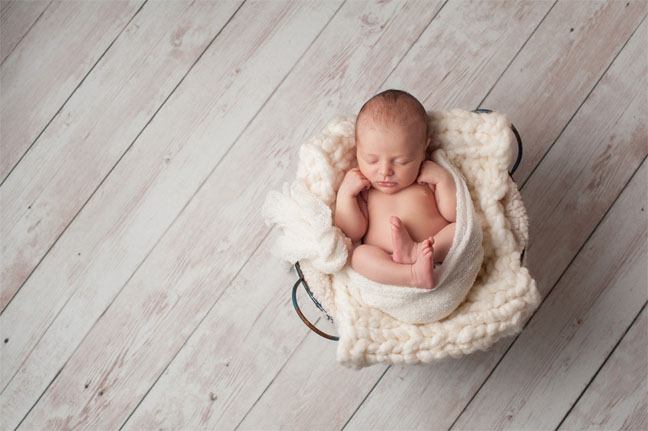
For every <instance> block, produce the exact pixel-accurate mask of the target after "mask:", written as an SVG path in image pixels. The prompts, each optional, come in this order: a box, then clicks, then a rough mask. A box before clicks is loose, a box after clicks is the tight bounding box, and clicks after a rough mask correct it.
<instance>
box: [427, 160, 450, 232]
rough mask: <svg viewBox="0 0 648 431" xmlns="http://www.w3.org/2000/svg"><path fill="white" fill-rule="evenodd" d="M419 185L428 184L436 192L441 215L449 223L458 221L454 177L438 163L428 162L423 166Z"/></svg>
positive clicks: (435, 195)
mask: <svg viewBox="0 0 648 431" xmlns="http://www.w3.org/2000/svg"><path fill="white" fill-rule="evenodd" d="M417 181H418V182H419V183H426V184H428V185H429V186H430V187H432V188H433V190H434V197H435V200H436V204H437V208H438V209H439V213H440V214H441V216H443V218H445V219H446V220H447V221H448V222H450V223H453V222H456V221H457V189H456V187H455V183H454V180H453V179H452V175H451V174H450V172H448V171H447V170H446V169H444V168H443V167H441V166H440V165H439V164H438V163H435V162H433V161H431V160H426V161H424V162H423V163H422V164H421V168H420V173H419V176H418V178H417Z"/></svg>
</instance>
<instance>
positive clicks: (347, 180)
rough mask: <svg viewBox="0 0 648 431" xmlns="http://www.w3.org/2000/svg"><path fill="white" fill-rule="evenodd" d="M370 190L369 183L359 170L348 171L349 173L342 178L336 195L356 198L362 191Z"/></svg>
mask: <svg viewBox="0 0 648 431" xmlns="http://www.w3.org/2000/svg"><path fill="white" fill-rule="evenodd" d="M370 188H371V181H369V180H368V179H367V177H365V176H364V175H362V172H360V169H359V168H353V169H349V171H348V172H347V173H346V175H345V176H344V179H343V180H342V184H341V185H340V190H338V194H342V195H343V196H353V197H355V196H358V194H359V193H360V192H362V191H363V190H369V189H370Z"/></svg>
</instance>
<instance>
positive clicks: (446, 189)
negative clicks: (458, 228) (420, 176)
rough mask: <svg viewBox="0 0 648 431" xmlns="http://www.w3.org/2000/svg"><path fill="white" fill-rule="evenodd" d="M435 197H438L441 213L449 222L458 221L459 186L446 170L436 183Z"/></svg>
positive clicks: (437, 201)
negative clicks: (457, 186)
mask: <svg viewBox="0 0 648 431" xmlns="http://www.w3.org/2000/svg"><path fill="white" fill-rule="evenodd" d="M434 197H435V198H436V203H437V207H438V208H439V213H441V215H442V216H443V218H444V219H446V220H447V221H448V222H450V223H453V222H456V221H457V188H456V187H455V183H454V180H453V179H452V175H450V173H449V172H447V171H446V172H445V175H443V178H442V179H441V181H439V182H438V183H436V187H435V191H434Z"/></svg>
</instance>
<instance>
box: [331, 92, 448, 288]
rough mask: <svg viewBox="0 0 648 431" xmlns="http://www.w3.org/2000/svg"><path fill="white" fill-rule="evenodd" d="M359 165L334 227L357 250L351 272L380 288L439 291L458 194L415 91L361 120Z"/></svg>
mask: <svg viewBox="0 0 648 431" xmlns="http://www.w3.org/2000/svg"><path fill="white" fill-rule="evenodd" d="M355 139H356V158H357V161H358V167H357V168H353V169H350V170H349V171H348V172H347V174H346V175H345V177H344V179H343V181H342V184H341V185H340V188H339V190H338V193H337V198H336V204H335V217H334V223H335V225H336V226H337V227H339V228H340V229H341V230H342V231H343V232H344V233H345V234H346V235H347V236H348V237H349V238H351V240H352V241H353V242H354V245H356V243H357V241H360V240H361V242H362V244H357V245H356V247H355V248H354V249H353V252H352V256H351V267H352V268H353V269H354V270H355V271H357V272H358V273H360V274H362V275H364V276H365V277H367V278H369V279H370V280H374V281H377V282H380V283H385V284H391V285H401V286H411V287H418V288H424V289H434V288H435V286H436V279H435V274H434V263H435V262H437V263H441V262H443V260H444V258H445V256H446V255H447V254H448V251H449V250H450V247H451V246H452V241H453V238H454V231H455V220H456V219H455V211H456V189H455V184H454V181H453V179H452V175H450V173H449V172H448V171H447V170H446V169H444V168H442V167H441V166H439V165H438V164H437V163H434V162H432V161H430V160H426V151H427V149H428V146H429V145H430V141H431V140H430V138H429V137H428V118H427V114H426V112H425V109H424V108H423V106H422V105H421V103H420V102H419V101H418V100H417V99H416V98H415V97H413V96H412V95H410V94H409V93H406V92H404V91H400V90H387V91H384V92H382V93H380V94H377V95H376V96H374V97H372V98H371V99H369V100H368V101H367V102H366V103H365V104H364V105H363V106H362V109H360V112H359V113H358V116H357V118H356V129H355Z"/></svg>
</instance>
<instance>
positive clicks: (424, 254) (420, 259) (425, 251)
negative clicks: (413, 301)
mask: <svg viewBox="0 0 648 431" xmlns="http://www.w3.org/2000/svg"><path fill="white" fill-rule="evenodd" d="M433 244H434V239H433V238H428V239H426V240H423V241H421V242H420V243H419V244H418V247H417V253H416V262H415V263H414V264H412V284H413V286H414V287H420V288H423V289H430V290H432V289H434V263H433V262H434V247H433Z"/></svg>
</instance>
